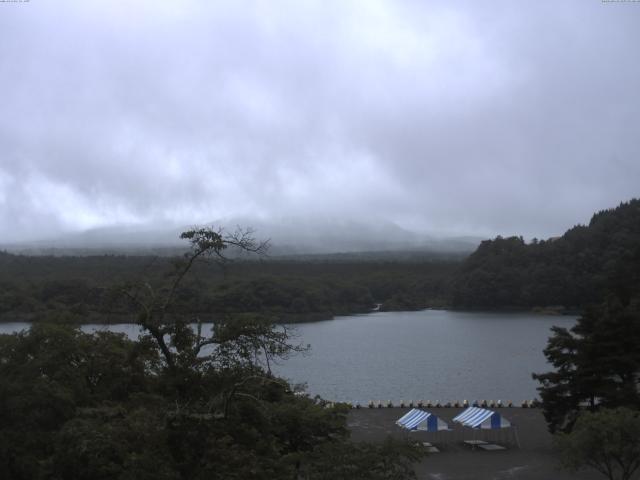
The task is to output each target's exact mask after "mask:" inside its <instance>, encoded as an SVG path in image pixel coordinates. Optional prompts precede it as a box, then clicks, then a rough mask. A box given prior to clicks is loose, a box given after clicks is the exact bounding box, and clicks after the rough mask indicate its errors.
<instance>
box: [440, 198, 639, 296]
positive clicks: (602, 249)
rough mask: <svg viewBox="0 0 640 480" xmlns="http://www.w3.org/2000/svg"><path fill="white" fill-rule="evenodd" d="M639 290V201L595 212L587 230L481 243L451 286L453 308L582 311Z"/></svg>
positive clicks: (635, 200)
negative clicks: (611, 296)
mask: <svg viewBox="0 0 640 480" xmlns="http://www.w3.org/2000/svg"><path fill="white" fill-rule="evenodd" d="M638 286H640V200H638V199H634V200H631V201H629V202H627V203H622V204H620V206H618V207H617V208H615V209H612V210H605V211H602V212H599V213H596V214H595V215H594V216H593V218H592V219H591V222H590V223H589V225H588V226H576V227H574V228H572V229H570V230H568V231H567V232H566V233H565V234H564V235H563V236H562V237H559V238H553V239H549V240H546V241H542V240H541V241H538V240H534V241H532V242H531V243H529V244H526V243H525V242H524V240H523V239H522V237H510V238H502V237H497V238H496V239H495V240H487V241H485V242H482V243H481V245H480V246H479V247H478V249H477V250H476V251H475V252H474V253H473V254H472V255H471V256H470V257H469V258H468V259H467V260H466V261H465V262H464V263H463V265H462V267H461V269H460V271H459V272H458V274H457V275H456V278H455V280H454V282H453V292H452V295H453V305H454V306H457V307H479V308H496V307H506V306H509V307H529V308H530V307H536V306H542V307H544V306H555V305H560V306H564V307H566V308H582V307H584V306H586V305H588V304H590V303H594V302H598V301H602V300H603V299H604V297H605V296H606V294H607V293H611V292H614V293H616V294H617V295H618V296H620V297H621V298H622V299H623V301H628V300H629V298H630V296H632V295H633V294H634V291H636V290H637V288H638Z"/></svg>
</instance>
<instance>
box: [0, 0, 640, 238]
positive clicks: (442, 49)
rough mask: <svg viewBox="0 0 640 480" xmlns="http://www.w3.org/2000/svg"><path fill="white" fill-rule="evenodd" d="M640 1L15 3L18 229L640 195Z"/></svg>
mask: <svg viewBox="0 0 640 480" xmlns="http://www.w3.org/2000/svg"><path fill="white" fill-rule="evenodd" d="M639 26H640V4H634V3H629V2H619V3H614V2H601V1H600V0H597V1H596V0H593V1H592V0H586V1H585V0H575V1H566V2H557V1H551V0H542V1H536V2H517V3H516V2H511V1H506V0H505V1H494V2H474V1H457V2H451V1H444V0H443V1H431V2H412V1H406V2H403V1H400V2H398V1H391V0H389V1H383V0H370V1H360V2H357V1H353V2H343V1H309V2H299V1H276V2H262V1H247V2H231V1H229V2H222V1H221V2H204V1H203V2H199V1H179V2H178V1H170V2H169V1H167V2H156V1H151V0H149V1H141V2H120V1H107V0H104V1H95V2H73V1H69V2H44V1H39V0H31V1H30V2H27V3H4V4H0V41H1V42H2V45H3V48H2V51H1V53H0V105H1V106H0V242H10V241H18V240H26V239H36V238H46V237H50V236H54V235H57V234H59V233H60V232H63V231H68V230H74V229H85V228H93V227H100V226H105V225H113V224H123V223H124V224H136V223H160V222H165V223H172V224H192V223H197V222H205V221H211V220H215V219H219V218H229V217H237V216H242V217H245V218H246V217H252V216H253V217H258V218H260V219H262V220H265V219H267V220H268V219H269V218H282V217H306V218H314V217H317V218H371V219H374V220H375V219H380V220H388V221H393V222H395V223H397V224H399V225H401V226H403V227H405V228H408V229H415V230H421V231H429V232H443V233H456V234H475V235H495V234H498V233H501V234H512V233H518V234H523V235H526V236H540V237H544V236H549V235H555V234H558V233H562V232H563V231H564V230H565V229H566V228H568V227H570V226H571V225H573V224H575V223H578V222H586V221H588V219H589V217H590V215H591V213H592V212H593V211H595V210H598V209H602V208H607V207H613V206H615V205H616V204H618V203H619V202H620V201H623V200H627V199H629V198H631V197H633V196H638V195H639V194H640V191H639V188H638V186H639V185H640V143H639V142H638V138H637V137H638V128H639V127H640V93H639V92H640V91H639V90H638V85H640V62H638V55H639V51H638V45H640V28H638V27H639Z"/></svg>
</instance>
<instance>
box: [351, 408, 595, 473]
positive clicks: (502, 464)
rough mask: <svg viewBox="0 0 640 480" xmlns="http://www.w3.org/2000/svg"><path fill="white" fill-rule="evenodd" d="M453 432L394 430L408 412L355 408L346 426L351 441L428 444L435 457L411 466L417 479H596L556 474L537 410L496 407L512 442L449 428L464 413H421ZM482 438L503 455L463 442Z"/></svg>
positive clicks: (504, 435)
mask: <svg viewBox="0 0 640 480" xmlns="http://www.w3.org/2000/svg"><path fill="white" fill-rule="evenodd" d="M423 409H424V410H426V411H428V412H430V413H433V414H434V415H437V416H438V417H439V418H440V419H442V420H444V421H445V422H447V423H448V424H449V427H450V428H451V427H453V431H452V432H438V433H435V432H412V433H409V432H407V430H403V429H401V428H400V427H397V426H396V425H395V421H396V420H397V419H398V418H400V417H401V416H402V415H404V414H405V413H406V412H408V411H409V410H410V409H409V408H404V409H403V408H381V409H377V408H374V409H368V408H364V409H363V408H361V409H353V410H351V411H350V412H349V413H348V414H347V426H348V428H349V431H350V432H351V439H352V440H353V441H354V442H373V443H379V442H383V441H384V440H385V439H386V438H387V437H388V436H391V437H392V438H394V439H396V440H400V441H410V442H420V443H421V442H429V443H432V444H433V445H434V446H436V447H437V448H438V450H440V451H439V453H430V454H428V456H427V457H426V458H424V459H423V460H421V461H420V462H418V463H416V464H415V472H416V477H417V478H418V479H419V480H494V479H498V480H503V479H523V480H534V479H554V480H576V479H581V480H592V479H593V480H596V479H599V478H601V477H600V475H599V474H598V473H597V472H595V471H589V470H584V471H580V472H578V473H576V474H572V473H570V472H567V471H564V470H560V469H558V465H559V459H558V457H557V456H556V454H555V451H554V449H553V437H552V435H551V434H550V433H549V432H548V431H547V425H546V422H545V420H544V417H543V415H542V411H541V410H540V409H538V408H505V407H503V408H499V409H497V410H498V411H499V412H500V414H501V415H503V416H504V417H505V418H506V419H507V420H509V421H510V422H511V423H512V424H513V425H515V429H516V430H517V438H518V441H519V445H520V447H519V448H518V445H517V442H515V437H514V436H513V435H512V434H511V432H508V431H507V430H510V429H502V430H484V431H478V430H472V429H469V428H466V427H461V426H459V425H458V424H453V422H452V421H451V419H452V418H453V417H455V416H456V415H458V414H459V413H460V412H461V411H463V410H464V409H463V408H433V407H432V408H423ZM466 439H482V440H485V441H489V442H490V443H494V444H498V445H501V446H504V447H505V450H501V451H482V450H479V449H476V450H472V449H471V447H469V446H467V445H465V444H464V443H463V442H464V440H466Z"/></svg>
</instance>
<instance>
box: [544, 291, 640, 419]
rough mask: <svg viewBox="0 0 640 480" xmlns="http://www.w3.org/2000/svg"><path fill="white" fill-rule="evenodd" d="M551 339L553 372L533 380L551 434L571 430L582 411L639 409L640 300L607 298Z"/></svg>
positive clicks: (556, 330) (549, 349)
mask: <svg viewBox="0 0 640 480" xmlns="http://www.w3.org/2000/svg"><path fill="white" fill-rule="evenodd" d="M553 333H554V334H553V335H552V336H551V338H550V339H549V342H548V345H547V348H546V349H545V351H544V353H545V355H546V357H547V359H548V361H549V363H550V364H551V365H552V366H553V367H554V369H555V370H554V371H552V372H548V373H544V374H534V375H533V378H534V379H536V380H538V381H539V382H540V383H541V386H540V387H539V388H538V391H539V392H540V396H541V398H542V405H543V409H544V414H545V417H546V419H547V422H548V424H549V428H550V430H551V431H555V430H558V429H560V430H570V429H571V427H572V426H573V423H574V422H575V420H576V418H577V415H578V414H579V412H580V409H581V406H585V405H586V407H587V408H589V409H591V410H595V409H596V408H598V407H599V406H603V407H617V406H628V407H634V408H640V392H639V389H638V381H639V379H640V350H638V345H640V297H638V298H637V299H632V300H630V301H629V303H627V304H626V305H625V304H624V303H623V302H622V301H620V299H618V298H617V297H609V298H608V299H607V301H606V302H604V303H603V304H602V305H599V306H597V307H591V308H588V309H587V310H586V311H585V313H584V314H583V316H582V317H581V318H580V319H578V322H577V324H576V325H575V326H574V327H573V328H572V329H571V330H567V329H564V328H558V327H554V329H553Z"/></svg>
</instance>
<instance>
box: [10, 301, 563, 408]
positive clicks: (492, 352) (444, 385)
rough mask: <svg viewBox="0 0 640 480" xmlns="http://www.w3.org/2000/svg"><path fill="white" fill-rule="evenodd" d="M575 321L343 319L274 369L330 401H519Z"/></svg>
mask: <svg viewBox="0 0 640 480" xmlns="http://www.w3.org/2000/svg"><path fill="white" fill-rule="evenodd" d="M574 323H575V317H555V316H544V315H536V314H531V313H495V312H491V313H481V312H458V311H446V310H423V311H419V312H378V313H371V314H367V315H353V316H345V317H337V318H335V319H334V320H327V321H323V322H315V323H307V324H301V325H297V326H295V331H296V335H297V336H298V338H297V341H299V342H300V343H303V344H307V343H308V344H311V350H310V352H309V354H307V355H304V356H300V355H299V356H296V357H293V358H291V359H289V360H287V361H286V362H283V363H282V364H281V365H278V366H276V367H275V368H274V370H275V371H276V372H277V373H278V374H279V375H280V376H283V377H286V378H289V379H290V380H291V381H292V382H294V383H301V382H306V383H307V387H308V388H307V390H308V392H309V393H310V394H312V395H315V394H318V395H321V396H322V397H323V398H326V399H330V400H339V401H350V402H354V403H355V402H360V403H362V404H364V403H366V402H368V401H369V400H374V401H377V400H382V401H387V400H392V401H394V402H397V401H399V400H405V401H407V402H408V401H409V400H414V401H415V400H430V401H436V400H439V401H442V402H446V401H455V400H459V401H461V400H464V399H467V400H470V401H472V400H475V399H478V400H483V399H487V400H498V399H500V400H503V401H509V400H511V401H514V402H520V401H522V400H524V399H532V398H534V397H536V396H537V392H536V386H537V382H534V381H533V380H532V379H531V373H532V372H544V371H548V370H549V369H550V367H549V365H548V364H547V362H546V359H545V357H544V355H543V353H542V350H543V349H544V347H545V346H546V342H547V338H548V337H549V334H550V332H549V329H550V328H551V327H552V326H553V325H558V326H564V327H570V326H572V325H573V324H574ZM22 328H28V324H24V323H5V324H0V333H7V332H12V331H17V330H20V329H22ZM100 328H105V327H104V326H98V325H85V326H84V327H83V329H84V330H86V331H91V330H95V329H100ZM108 328H109V329H110V330H115V331H119V332H123V333H126V334H128V335H129V336H130V337H133V338H135V337H136V336H137V335H138V332H139V328H138V327H137V326H135V325H112V326H109V327H108Z"/></svg>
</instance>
